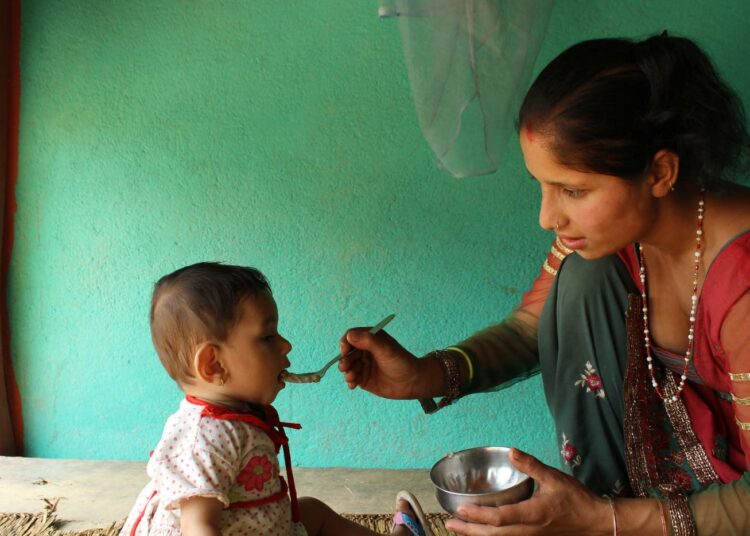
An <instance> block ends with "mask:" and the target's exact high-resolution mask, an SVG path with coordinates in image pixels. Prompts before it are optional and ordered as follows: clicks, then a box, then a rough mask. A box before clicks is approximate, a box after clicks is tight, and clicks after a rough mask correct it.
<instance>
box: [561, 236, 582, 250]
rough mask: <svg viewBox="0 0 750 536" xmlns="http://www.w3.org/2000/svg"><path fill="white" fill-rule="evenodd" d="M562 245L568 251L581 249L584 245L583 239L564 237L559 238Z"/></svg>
mask: <svg viewBox="0 0 750 536" xmlns="http://www.w3.org/2000/svg"><path fill="white" fill-rule="evenodd" d="M559 238H560V241H561V242H562V243H563V245H564V246H565V247H566V248H568V249H582V248H583V246H585V245H586V239H585V238H581V237H578V238H567V237H564V236H561V237H559Z"/></svg>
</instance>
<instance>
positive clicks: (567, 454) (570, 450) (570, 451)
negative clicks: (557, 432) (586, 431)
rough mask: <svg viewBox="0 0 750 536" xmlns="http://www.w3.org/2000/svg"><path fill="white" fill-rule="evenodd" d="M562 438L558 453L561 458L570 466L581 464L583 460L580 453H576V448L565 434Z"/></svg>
mask: <svg viewBox="0 0 750 536" xmlns="http://www.w3.org/2000/svg"><path fill="white" fill-rule="evenodd" d="M562 438H563V442H562V448H561V449H560V455H561V456H562V457H563V460H565V463H566V464H567V465H570V467H571V468H573V467H578V466H579V465H581V462H583V459H582V458H581V455H580V454H578V449H576V448H575V447H574V446H573V443H571V442H570V441H569V440H568V438H567V437H565V434H563V435H562Z"/></svg>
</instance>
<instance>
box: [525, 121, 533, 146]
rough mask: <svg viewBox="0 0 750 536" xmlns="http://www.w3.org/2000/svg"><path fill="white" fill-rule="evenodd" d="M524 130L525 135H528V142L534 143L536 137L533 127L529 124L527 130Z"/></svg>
mask: <svg viewBox="0 0 750 536" xmlns="http://www.w3.org/2000/svg"><path fill="white" fill-rule="evenodd" d="M523 130H524V134H525V135H526V141H528V142H529V143H532V142H533V141H534V137H535V136H534V129H533V127H532V126H531V124H530V123H527V124H526V128H524V129H523Z"/></svg>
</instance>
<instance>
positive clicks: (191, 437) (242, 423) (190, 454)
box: [120, 397, 307, 536]
mask: <svg viewBox="0 0 750 536" xmlns="http://www.w3.org/2000/svg"><path fill="white" fill-rule="evenodd" d="M264 409H265V411H266V415H267V418H266V419H260V418H258V417H255V416H253V415H250V414H244V413H242V414H240V413H235V412H233V411H232V410H228V409H226V408H222V407H219V406H213V405H211V404H207V403H206V402H203V401H201V400H198V399H195V398H192V397H188V398H187V399H185V400H183V401H182V402H181V403H180V408H179V410H178V411H177V412H176V413H174V414H173V415H172V416H170V417H169V419H168V420H167V423H166V425H165V426H164V432H163V434H162V437H161V440H160V441H159V444H158V445H157V446H156V449H155V450H154V452H153V453H152V455H151V459H150V460H149V462H148V467H147V473H148V475H149V477H150V479H151V480H150V482H149V483H148V484H147V485H146V487H145V488H144V489H143V491H142V492H141V494H140V495H139V496H138V499H137V501H136V503H135V506H134V507H133V509H132V511H131V512H130V515H129V516H128V519H127V521H126V522H125V525H124V526H123V528H122V531H121V532H120V535H121V536H131V535H133V536H146V535H160V536H161V535H164V536H172V535H175V536H176V535H179V534H181V531H180V501H181V500H182V499H186V498H188V497H198V496H200V497H213V498H216V499H218V500H219V501H221V502H222V503H223V504H224V507H225V508H224V510H222V512H221V530H222V535H224V536H229V535H233V536H261V535H263V536H266V535H268V536H306V535H307V532H306V531H305V529H304V527H303V526H302V524H301V523H299V521H295V520H293V517H295V516H296V497H295V494H294V489H293V488H294V483H293V481H292V480H291V473H288V475H287V476H288V477H289V479H290V485H291V488H292V490H291V491H292V493H291V495H292V500H291V501H290V498H289V495H290V493H288V491H287V484H286V482H285V481H284V479H283V478H282V477H281V476H280V474H279V462H278V458H277V452H278V450H279V447H280V446H282V445H285V443H286V436H285V435H284V433H283V431H282V429H281V425H282V424H286V423H279V421H278V416H277V415H276V412H275V410H274V409H273V408H272V407H271V406H265V408H264ZM287 426H288V425H287ZM292 426H294V427H298V426H297V425H292ZM284 454H285V456H286V458H287V459H286V465H287V468H289V467H290V465H291V464H290V460H289V457H288V450H287V449H286V448H285V452H284ZM288 471H289V469H288ZM293 503H294V507H293V506H292V504H293ZM296 517H298V516H296Z"/></svg>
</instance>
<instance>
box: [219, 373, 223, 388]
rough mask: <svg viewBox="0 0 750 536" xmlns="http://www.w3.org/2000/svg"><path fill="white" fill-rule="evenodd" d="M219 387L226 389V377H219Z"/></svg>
mask: <svg viewBox="0 0 750 536" xmlns="http://www.w3.org/2000/svg"><path fill="white" fill-rule="evenodd" d="M219 387H224V376H220V377H219Z"/></svg>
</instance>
